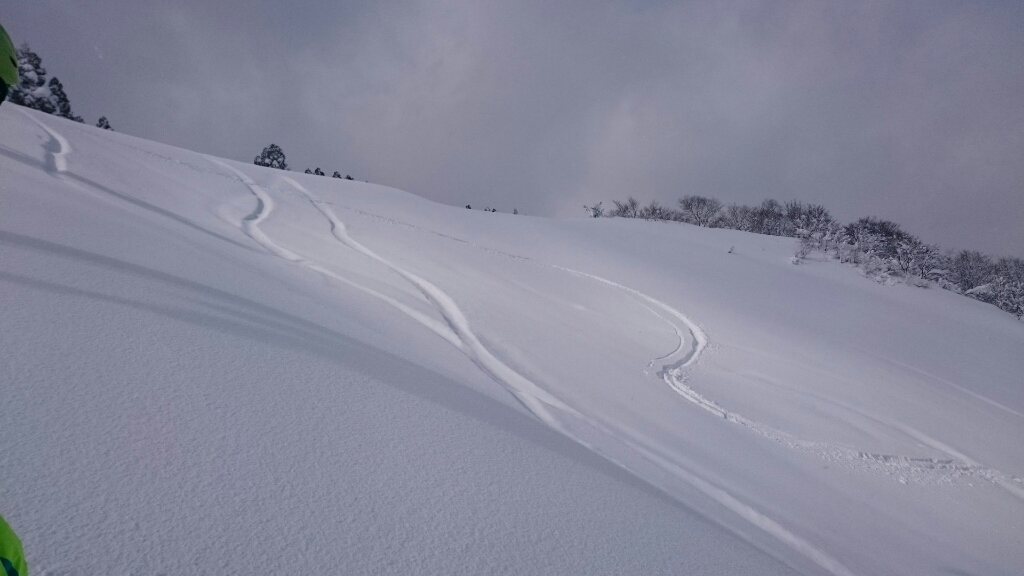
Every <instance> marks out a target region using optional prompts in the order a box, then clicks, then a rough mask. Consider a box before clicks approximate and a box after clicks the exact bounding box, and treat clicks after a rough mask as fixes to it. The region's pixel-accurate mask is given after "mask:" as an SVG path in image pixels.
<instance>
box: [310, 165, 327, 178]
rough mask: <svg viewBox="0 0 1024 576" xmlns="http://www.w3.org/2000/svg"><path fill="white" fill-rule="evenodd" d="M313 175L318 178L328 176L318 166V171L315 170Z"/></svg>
mask: <svg viewBox="0 0 1024 576" xmlns="http://www.w3.org/2000/svg"><path fill="white" fill-rule="evenodd" d="M313 174H316V175H317V176H326V174H324V171H323V170H321V169H320V167H319V166H317V168H316V170H313Z"/></svg>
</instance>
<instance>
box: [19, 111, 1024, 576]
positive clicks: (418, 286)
mask: <svg viewBox="0 0 1024 576" xmlns="http://www.w3.org/2000/svg"><path fill="white" fill-rule="evenodd" d="M791 242H792V241H791V240H789V239H780V238H770V237H764V236H757V235H751V234H745V233H740V232H736V231H730V230H707V229H698V228H695V227H691V226H687V225H677V224H667V223H648V222H638V221H629V220H619V219H615V220H589V219H587V220H583V219H581V220H569V221H564V220H550V219H542V218H532V217H526V216H512V215H506V214H496V213H484V212H480V211H470V210H465V209H457V208H452V207H448V206H441V205H437V204H433V203H431V202H427V201H425V200H423V199H421V198H418V197H416V196H413V195H410V194H407V193H404V192H401V191H398V190H393V189H389V188H385V187H381V186H376V185H372V184H365V183H359V182H351V181H345V180H339V179H331V178H323V177H316V176H307V175H301V174H293V173H286V172H281V171H275V170H270V169H264V168H260V167H256V166H252V165H245V164H239V163H235V162H231V161H227V160H221V159H216V158H211V157H207V156H204V155H201V154H196V153H193V152H189V151H185V150H180V149H176V148H172V147H168V146H164V145H160V144H156V143H152V142H147V141H143V140H139V139H136V138H132V137H129V136H125V135H121V134H116V133H111V132H109V131H101V130H97V129H94V128H91V127H88V126H83V125H81V124H76V123H73V122H68V121H65V120H62V119H59V118H55V117H51V116H45V115H39V114H36V113H34V112H30V111H27V110H24V109H21V108H18V107H15V106H11V105H8V104H5V105H3V106H2V107H0V296H2V298H3V300H2V306H0V350H2V351H3V352H2V354H0V399H2V406H3V416H2V417H0V514H3V515H4V516H5V517H6V518H7V519H8V520H9V521H10V523H11V524H12V525H13V526H14V527H15V529H17V530H18V531H19V533H20V534H21V536H22V539H23V540H24V542H25V544H26V548H27V550H28V554H29V561H30V567H31V569H32V572H33V573H34V574H51V575H57V574H61V575H64V574H66V575H73V574H94V573H107V574H149V573H153V574H157V573H167V574H170V573H200V574H248V573H256V572H284V571H288V572H290V573H302V574H338V573H351V574H416V573H420V574H435V573H445V574H480V573H507V574H520V573H531V574H624V573H635V574H659V573H660V574H683V573H689V574H743V573H747V574H785V573H803V574H834V575H847V574H941V573H948V574H1019V573H1021V572H1024V542H1022V539H1024V482H1022V480H1021V478H1022V477H1024V449H1022V448H1021V439H1022V438H1024V383H1022V381H1024V356H1022V354H1021V351H1022V350H1024V323H1021V322H1018V321H1016V320H1015V319H1013V318H1012V317H1011V316H1010V315H1008V314H1005V313H1003V312H1000V311H999V310H997V309H995V308H994V307H991V306H988V305H984V304H982V303H979V302H977V301H973V300H970V299H967V298H963V297H959V296H956V295H954V294H951V293H948V292H945V291H941V290H923V289H919V288H912V287H907V286H902V285H897V286H881V285H878V284H875V283H873V282H870V281H868V280H866V279H864V278H861V277H859V276H858V275H857V273H856V271H855V270H854V269H852V268H849V267H846V266H842V265H839V264H836V263H833V262H820V261H819V262H816V261H810V262H808V263H807V264H805V265H801V266H793V265H791V264H790V263H789V256H790V255H791V253H792V249H793V245H792V244H791ZM730 248H732V250H731V251H730ZM730 252H731V253H730Z"/></svg>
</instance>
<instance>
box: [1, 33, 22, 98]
mask: <svg viewBox="0 0 1024 576" xmlns="http://www.w3.org/2000/svg"><path fill="white" fill-rule="evenodd" d="M0 80H3V82H4V84H7V85H8V86H14V85H16V84H17V83H18V54H17V52H15V51H14V44H13V43H12V42H11V37H10V36H8V35H7V31H6V30H4V27H3V26H0Z"/></svg>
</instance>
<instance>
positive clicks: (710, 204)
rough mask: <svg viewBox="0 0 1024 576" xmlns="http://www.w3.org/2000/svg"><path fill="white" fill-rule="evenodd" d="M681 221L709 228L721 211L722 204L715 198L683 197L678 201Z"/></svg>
mask: <svg viewBox="0 0 1024 576" xmlns="http://www.w3.org/2000/svg"><path fill="white" fill-rule="evenodd" d="M679 207H680V208H682V211H683V221H684V222H689V223H691V224H696V225H697V226H711V223H712V222H714V221H715V218H717V217H718V213H719V212H721V211H722V203H721V202H719V201H718V200H716V199H715V198H706V197H704V196H683V197H682V198H680V199H679Z"/></svg>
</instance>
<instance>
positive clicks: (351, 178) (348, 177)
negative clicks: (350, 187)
mask: <svg viewBox="0 0 1024 576" xmlns="http://www.w3.org/2000/svg"><path fill="white" fill-rule="evenodd" d="M345 180H355V178H353V177H352V176H349V175H346V176H345Z"/></svg>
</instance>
